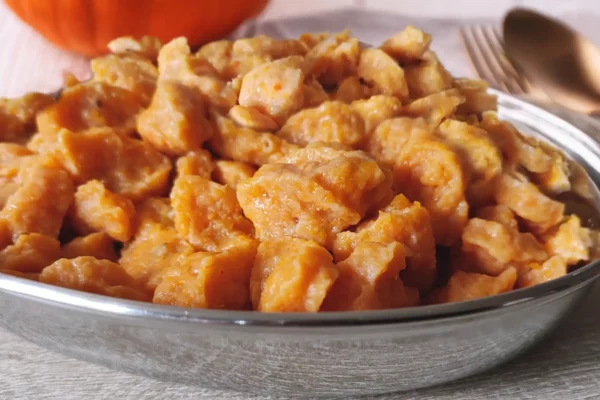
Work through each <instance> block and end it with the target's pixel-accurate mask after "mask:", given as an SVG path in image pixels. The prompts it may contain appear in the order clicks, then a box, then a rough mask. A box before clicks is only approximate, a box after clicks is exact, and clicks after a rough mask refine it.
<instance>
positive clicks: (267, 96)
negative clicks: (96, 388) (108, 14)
mask: <svg viewBox="0 0 600 400" xmlns="http://www.w3.org/2000/svg"><path fill="white" fill-rule="evenodd" d="M430 42H431V37H430V36H429V35H428V34H426V33H424V32H422V31H420V30H418V29H416V28H414V27H412V26H408V27H406V28H405V29H404V30H403V31H401V32H399V33H398V34H396V35H394V36H393V37H391V38H390V39H388V40H386V41H385V42H384V43H383V44H381V46H380V47H377V48H361V45H360V43H359V41H358V40H357V39H356V38H354V37H352V36H351V35H350V33H349V32H341V33H338V34H329V33H319V34H304V35H302V36H301V37H300V38H298V39H286V40H279V39H273V38H270V37H266V36H257V37H252V38H246V39H240V40H236V41H229V40H220V41H216V42H212V43H209V44H206V45H205V46H203V47H202V48H200V49H199V50H197V51H195V52H193V51H192V50H191V49H190V47H189V46H188V44H187V41H186V39H185V38H178V39H175V40H173V41H171V42H169V43H167V44H165V45H162V44H161V43H160V42H159V41H158V40H157V39H155V38H151V37H144V38H142V39H140V40H136V39H134V38H127V37H126V38H120V39H117V40H115V41H113V42H112V43H111V44H110V46H109V47H110V50H111V52H110V54H108V55H106V56H103V57H100V58H96V59H93V60H92V61H91V69H92V71H93V77H92V78H91V79H90V80H89V81H85V82H80V81H78V80H77V79H75V78H74V77H73V76H72V75H68V76H66V77H65V87H64V89H63V90H62V91H61V93H60V95H59V96H55V97H52V96H48V95H44V94H40V93H31V94H28V95H26V96H24V97H22V98H19V99H3V100H1V101H0V140H1V143H0V182H1V183H0V188H1V190H0V207H1V211H0V271H1V272H2V273H5V274H11V275H15V276H18V277H21V278H26V279H33V280H37V281H40V282H43V283H47V284H51V285H57V286H61V287H65V288H70V289H75V290H81V291H85V292H90V293H96V294H101V295H107V296H114V297H119V298H125V299H133V300H139V301H147V302H154V303H158V304H167V305H176V306H184V307H197V308H209V309H231V310H256V311H263V312H318V311H352V310H370V309H387V308H400V307H412V306H417V305H421V304H435V303H446V302H455V301H463V300H469V299H476V298H480V297H485V296H490V295H494V294H499V293H503V292H506V291H510V290H513V289H516V288H522V287H527V286H531V285H535V284H539V283H542V282H545V281H548V280H551V279H555V278H558V277H560V276H562V275H565V274H566V273H567V272H568V271H569V268H573V267H575V266H577V265H580V264H581V263H585V262H587V261H589V260H590V259H592V258H594V257H595V256H594V254H595V251H594V249H595V248H596V247H597V245H596V238H597V234H596V232H595V231H593V230H591V229H590V228H587V227H584V226H582V222H581V220H580V218H579V217H577V216H576V215H569V214H567V213H566V212H565V205H564V204H563V203H561V202H560V201H558V200H556V198H557V196H558V195H560V194H562V193H568V192H570V191H572V190H573V185H574V183H573V168H572V165H571V164H570V162H569V161H568V160H567V159H566V158H565V157H563V155H562V154H561V153H560V152H559V151H557V150H555V149H553V148H551V147H549V146H547V145H544V144H542V143H538V142H537V141H535V140H533V139H531V138H529V137H525V136H523V135H522V134H520V133H519V132H518V131H517V129H515V128H514V127H513V126H512V125H511V124H510V123H508V122H505V121H500V120H499V119H498V117H497V114H496V107H497V104H496V98H495V97H494V96H493V95H491V94H489V93H488V92H487V86H486V84H485V83H484V82H481V81H477V80H470V79H457V78H453V77H452V76H451V75H450V74H449V73H448V71H447V70H446V69H445V68H444V66H443V65H442V64H441V63H440V61H439V60H438V58H437V57H436V54H435V53H434V52H433V51H432V50H430Z"/></svg>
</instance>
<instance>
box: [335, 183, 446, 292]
mask: <svg viewBox="0 0 600 400" xmlns="http://www.w3.org/2000/svg"><path fill="white" fill-rule="evenodd" d="M369 242H375V243H382V244H385V245H388V244H391V243H395V242H399V243H401V244H402V245H404V247H405V248H406V266H407V268H406V269H405V270H403V271H402V275H401V276H402V280H403V281H404V283H406V284H408V285H409V286H413V287H416V288H418V289H419V290H421V291H427V290H429V289H431V287H432V286H433V284H434V282H435V279H436V275H437V268H436V250H435V240H434V237H433V231H432V228H431V221H430V217H429V213H428V212H427V210H426V209H425V208H423V206H421V204H419V203H417V202H415V203H411V202H410V201H409V200H408V199H407V198H406V197H405V196H404V195H401V194H400V195H398V196H396V197H395V198H394V200H392V202H391V203H390V204H389V205H388V206H387V207H385V208H384V209H383V210H382V211H380V212H379V215H378V216H377V218H376V219H373V220H369V221H365V222H362V223H361V224H359V225H358V226H357V227H356V230H355V231H354V232H352V231H344V232H341V233H339V234H338V235H337V237H336V239H335V242H334V244H333V254H334V256H335V259H336V261H338V262H339V261H343V260H345V259H346V258H348V257H349V256H350V255H351V254H352V252H353V251H354V250H355V249H356V248H357V247H358V246H359V245H360V244H361V243H369Z"/></svg>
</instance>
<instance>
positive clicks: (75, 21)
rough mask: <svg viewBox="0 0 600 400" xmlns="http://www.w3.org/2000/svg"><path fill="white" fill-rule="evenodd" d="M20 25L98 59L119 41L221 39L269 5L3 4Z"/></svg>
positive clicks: (70, 0) (215, 0) (178, 0)
mask: <svg viewBox="0 0 600 400" xmlns="http://www.w3.org/2000/svg"><path fill="white" fill-rule="evenodd" d="M5 1H6V4H7V5H8V6H9V7H10V8H11V9H12V10H13V11H14V13H15V14H16V15H18V16H19V18H21V19H22V20H23V21H24V22H26V23H27V24H29V25H30V26H32V27H33V28H34V29H36V30H37V31H38V32H40V33H41V34H42V35H43V36H45V37H46V38H47V39H48V40H49V41H50V42H52V43H54V44H55V45H57V46H59V47H62V48H64V49H67V50H71V51H75V52H78V53H82V54H85V55H87V56H97V55H100V54H103V53H106V52H107V51H108V49H107V47H106V46H107V44H108V42H110V41H111V40H113V39H115V38H117V37H120V36H133V37H136V38H140V37H142V36H144V35H150V36H156V37H158V38H159V39H160V40H161V41H162V42H163V43H165V42H167V41H169V40H171V39H173V38H175V37H178V36H185V37H187V38H188V41H189V43H190V45H191V46H192V47H193V46H197V45H200V44H202V43H204V42H208V41H211V40H215V39H219V38H221V37H223V36H225V35H227V34H228V33H231V32H232V31H233V30H235V29H236V28H237V27H238V26H239V25H240V24H241V23H242V22H244V21H245V20H246V19H248V18H251V17H253V16H255V15H257V14H258V13H259V12H260V11H262V10H263V9H264V8H265V6H266V5H267V3H268V0H5Z"/></svg>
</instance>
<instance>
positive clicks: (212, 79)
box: [158, 38, 237, 110]
mask: <svg viewBox="0 0 600 400" xmlns="http://www.w3.org/2000/svg"><path fill="white" fill-rule="evenodd" d="M158 76H159V80H171V81H176V82H180V83H181V84H182V85H184V86H188V87H192V88H194V89H196V90H198V91H199V92H200V93H202V95H203V96H205V98H206V100H207V101H208V102H209V103H210V104H211V105H213V106H215V107H217V108H219V109H224V110H229V109H230V108H231V107H233V106H234V105H235V103H236V101H237V94H236V93H235V91H234V90H233V89H232V88H231V87H230V86H228V85H227V83H226V82H225V80H224V79H223V78H222V77H221V76H220V74H219V72H217V71H216V70H215V68H214V67H213V66H212V65H211V63H210V62H209V61H208V60H207V59H206V58H204V57H202V56H196V55H192V54H191V51H190V47H189V46H188V44H187V40H186V39H185V38H177V39H174V40H172V41H170V42H169V43H167V44H166V45H164V46H163V47H162V48H161V50H160V53H159V55H158Z"/></svg>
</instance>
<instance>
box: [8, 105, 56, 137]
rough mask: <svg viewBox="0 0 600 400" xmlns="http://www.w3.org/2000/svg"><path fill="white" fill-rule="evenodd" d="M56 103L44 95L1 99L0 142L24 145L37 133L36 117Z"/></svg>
mask: <svg viewBox="0 0 600 400" xmlns="http://www.w3.org/2000/svg"><path fill="white" fill-rule="evenodd" d="M54 102H55V100H54V98H52V97H51V96H49V95H47V94H42V93H29V94H26V95H25V96H23V97H21V98H17V99H5V98H0V140H1V141H2V142H13V143H23V142H25V141H27V139H29V137H30V136H31V134H32V133H34V132H35V131H36V115H37V114H38V113H39V112H41V111H42V110H44V109H45V108H48V107H49V106H50V105H52V104H53V103H54Z"/></svg>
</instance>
